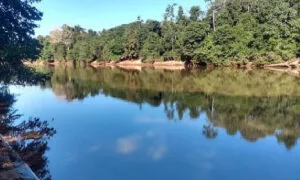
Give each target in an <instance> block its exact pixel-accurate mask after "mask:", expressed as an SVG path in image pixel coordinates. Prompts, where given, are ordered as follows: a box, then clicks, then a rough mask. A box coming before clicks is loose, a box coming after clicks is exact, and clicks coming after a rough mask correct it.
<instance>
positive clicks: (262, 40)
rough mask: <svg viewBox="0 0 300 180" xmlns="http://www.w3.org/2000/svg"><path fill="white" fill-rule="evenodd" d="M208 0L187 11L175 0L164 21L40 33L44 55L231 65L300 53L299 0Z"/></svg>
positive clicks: (288, 57) (282, 58)
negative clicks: (204, 6)
mask: <svg viewBox="0 0 300 180" xmlns="http://www.w3.org/2000/svg"><path fill="white" fill-rule="evenodd" d="M206 4H207V7H206V8H202V9H201V8H200V6H193V7H191V8H190V10H189V11H188V12H186V10H184V9H183V7H182V6H180V5H177V4H171V5H168V6H167V8H166V11H165V13H164V17H163V20H162V21H161V22H159V21H156V20H146V21H144V20H142V19H141V18H140V17H138V18H137V20H136V21H134V22H132V23H130V24H125V25H121V26H118V27H115V28H112V29H108V30H102V31H101V32H96V31H93V30H88V31H86V30H85V29H84V28H82V27H80V26H74V27H71V26H68V25H63V26H62V27H61V28H60V29H56V30H53V31H52V32H51V33H50V34H49V36H45V37H42V36H39V37H38V40H39V42H40V43H41V54H40V59H41V60H58V61H66V60H73V61H85V62H89V61H95V60H98V61H118V60H133V59H141V60H143V61H144V62H152V61H154V60H155V61H168V60H177V61H192V62H196V63H204V64H215V65H229V64H247V63H254V64H267V63H276V62H282V61H288V60H292V59H294V58H297V57H298V56H299V55H300V1H299V0H216V1H213V0H206ZM203 9H205V10H203Z"/></svg>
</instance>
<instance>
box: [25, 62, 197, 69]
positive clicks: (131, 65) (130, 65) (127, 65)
mask: <svg viewBox="0 0 300 180" xmlns="http://www.w3.org/2000/svg"><path fill="white" fill-rule="evenodd" d="M23 64H24V65H26V66H30V67H37V66H43V65H50V66H74V65H75V64H76V63H74V62H72V61H53V62H47V61H34V62H30V61H24V62H23ZM79 64H82V65H85V66H91V67H94V68H102V67H112V68H114V67H118V68H122V69H128V70H141V69H142V68H144V67H150V68H154V69H166V70H183V69H185V68H186V67H187V66H195V65H191V64H186V63H185V62H182V61H165V62H155V61H154V62H142V61H141V60H134V61H130V60H126V61H110V62H99V61H93V62H89V63H85V62H82V63H79Z"/></svg>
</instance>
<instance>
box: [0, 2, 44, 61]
mask: <svg viewBox="0 0 300 180" xmlns="http://www.w3.org/2000/svg"><path fill="white" fill-rule="evenodd" d="M37 2H40V0H30V1H28V0H26V1H25V0H13V1H8V0H1V1H0V14H1V15H0V16H1V21H0V63H1V62H11V63H20V60H21V59H36V58H37V57H36V55H37V54H38V53H39V52H38V43H37V41H36V40H35V39H33V38H32V35H34V28H36V27H37V24H36V23H35V22H36V21H39V20H41V18H42V13H41V12H39V11H38V10H37V9H36V8H35V7H34V6H33V4H34V3H37Z"/></svg>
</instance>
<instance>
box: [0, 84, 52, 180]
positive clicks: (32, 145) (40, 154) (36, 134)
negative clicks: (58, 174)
mask: <svg viewBox="0 0 300 180" xmlns="http://www.w3.org/2000/svg"><path fill="white" fill-rule="evenodd" d="M14 103H15V96H14V95H13V94H11V93H10V92H9V90H8V87H7V86H5V85H2V86H0V134H1V136H2V137H3V138H4V139H5V140H6V141H7V142H8V143H9V145H10V146H11V147H12V149H13V151H14V153H16V154H17V155H18V156H19V157H20V158H21V159H22V160H23V161H25V162H26V163H27V164H28V165H29V166H30V168H31V169H32V170H33V172H34V173H35V174H36V175H37V176H38V177H39V178H40V179H43V180H44V179H45V180H50V179H51V174H50V172H49V169H48V166H47V164H48V158H47V157H46V155H45V153H46V151H47V150H49V147H48V140H49V139H50V138H51V137H52V136H53V135H54V134H55V133H56V131H55V129H54V128H50V127H49V123H48V122H47V121H41V120H40V119H39V118H31V119H29V120H27V121H23V122H21V123H17V122H19V121H20V118H21V117H22V116H21V115H20V114H18V113H17V110H16V109H14V108H13V104H14ZM3 149H5V148H3V146H2V144H1V150H3ZM0 159H1V160H0V176H1V177H5V178H10V179H22V178H23V177H20V176H19V174H18V173H12V172H13V171H14V169H15V168H18V167H15V166H14V165H13V164H15V162H16V157H15V156H14V155H13V154H12V153H11V152H2V151H1V156H0Z"/></svg>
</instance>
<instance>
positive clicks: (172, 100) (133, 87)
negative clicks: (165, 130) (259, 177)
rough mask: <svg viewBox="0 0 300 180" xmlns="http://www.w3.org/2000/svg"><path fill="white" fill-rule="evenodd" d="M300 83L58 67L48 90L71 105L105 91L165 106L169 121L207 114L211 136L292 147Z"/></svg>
mask: <svg viewBox="0 0 300 180" xmlns="http://www.w3.org/2000/svg"><path fill="white" fill-rule="evenodd" d="M48 71H49V70H48ZM50 71H51V70H50ZM299 84H300V80H299V79H297V78H295V77H291V76H289V75H287V74H284V73H277V72H273V71H261V70H256V71H247V70H232V69H229V70H228V69H215V70H204V71H196V70H192V71H164V70H152V69H144V70H143V71H140V72H138V71H134V72H132V71H128V70H122V69H118V68H116V69H109V68H104V69H97V70H96V69H93V68H89V67H87V68H75V67H68V68H67V67H55V70H54V71H53V76H52V78H51V80H50V81H48V82H46V83H45V86H44V87H45V88H47V87H48V88H52V89H53V91H54V92H55V94H57V95H58V96H65V98H66V100H68V101H72V100H74V99H84V98H85V97H87V96H94V95H97V94H100V93H101V94H104V95H106V96H111V97H115V98H119V99H122V100H124V101H129V102H134V103H137V104H138V105H139V106H141V105H142V104H144V103H146V104H150V105H152V106H154V107H158V106H161V105H162V106H164V110H165V113H166V117H167V118H168V119H169V120H178V119H179V120H182V119H184V116H185V115H189V117H190V118H191V119H199V118H200V116H202V115H203V117H206V119H207V120H208V121H209V123H208V125H205V126H204V127H203V135H204V136H205V137H207V138H216V136H217V135H218V133H217V128H224V129H226V131H227V134H229V135H235V134H237V133H239V134H240V135H241V136H242V137H243V138H244V139H246V140H247V141H250V142H255V141H257V140H258V139H261V138H264V137H266V136H274V137H276V138H277V139H278V142H283V143H284V145H285V146H286V147H287V148H288V149H290V148H292V147H293V146H294V145H295V144H296V142H297V139H298V138H299V137H300V128H299V127H300V105H299V104H300V90H299V88H298V87H299ZM279 85H280V86H279ZM278 130H279V131H278ZM278 132H280V133H278Z"/></svg>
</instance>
